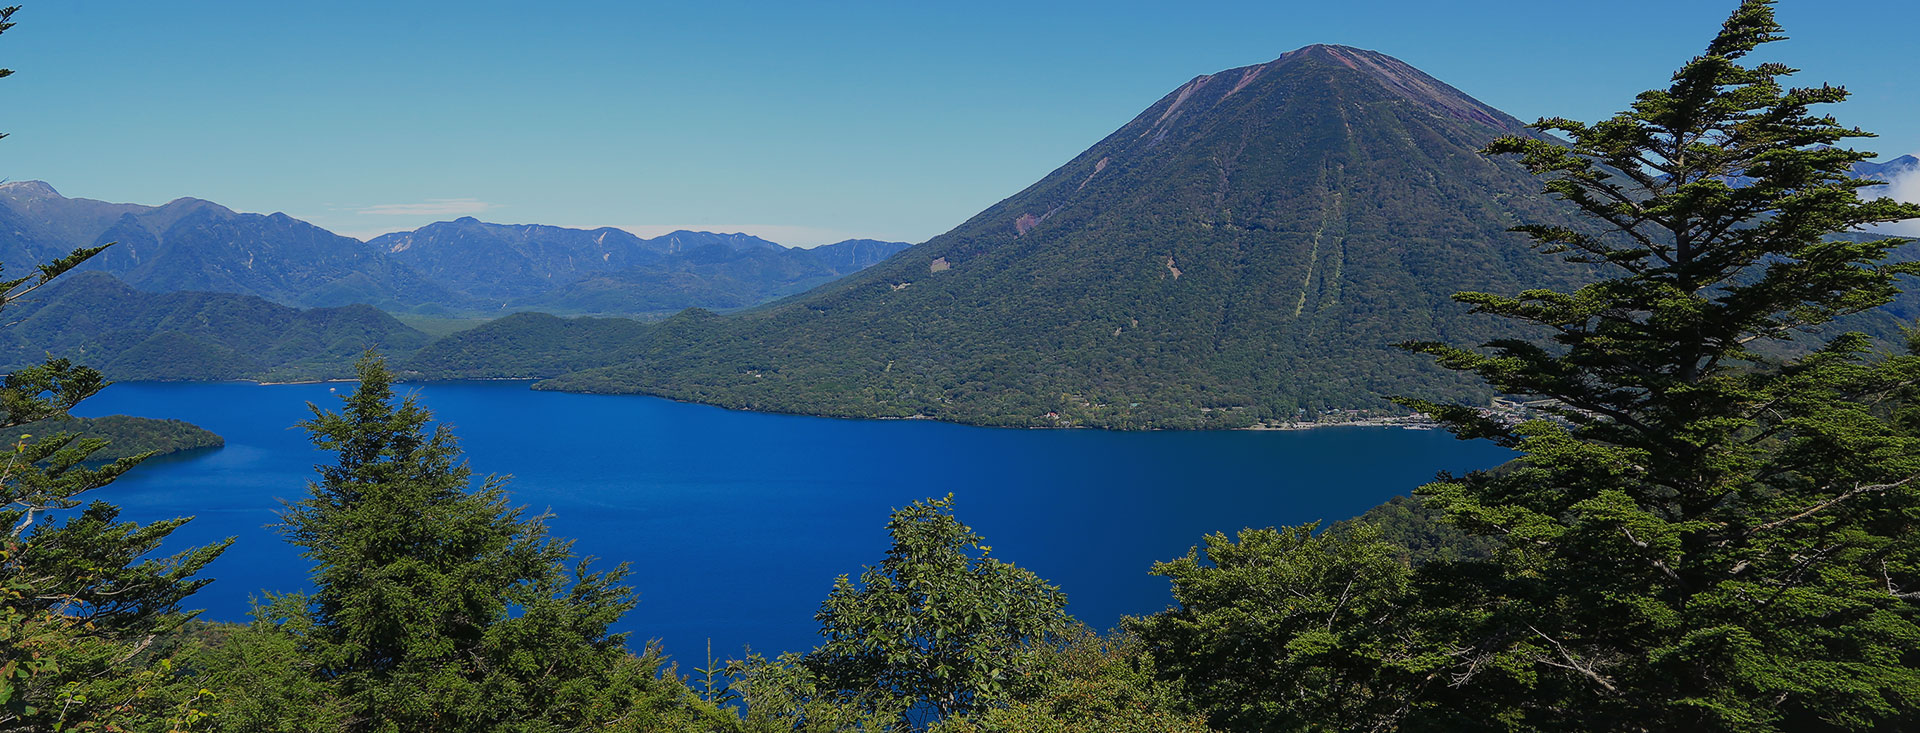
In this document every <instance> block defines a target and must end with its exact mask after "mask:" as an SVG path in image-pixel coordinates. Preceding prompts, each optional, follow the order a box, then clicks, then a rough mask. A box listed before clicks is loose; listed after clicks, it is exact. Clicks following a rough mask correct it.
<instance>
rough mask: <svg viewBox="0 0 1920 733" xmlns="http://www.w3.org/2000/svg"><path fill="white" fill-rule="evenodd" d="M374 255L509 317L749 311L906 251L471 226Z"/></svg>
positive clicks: (389, 245)
mask: <svg viewBox="0 0 1920 733" xmlns="http://www.w3.org/2000/svg"><path fill="white" fill-rule="evenodd" d="M368 245H369V246H371V247H373V248H374V249H377V250H379V251H380V252H383V253H385V254H386V255H387V256H388V257H390V258H392V259H393V260H394V261H396V262H399V263H402V264H405V265H407V266H409V267H411V268H413V269H415V270H417V271H419V272H421V273H423V274H424V275H426V276H427V277H428V278H430V279H432V280H434V281H435V282H439V283H444V284H445V285H446V286H447V287H449V288H451V289H453V290H455V291H458V292H461V293H463V294H466V295H470V296H473V297H475V298H483V299H486V300H487V301H489V303H492V304H495V307H497V308H499V309H503V310H523V311H524V310H538V311H557V312H563V313H617V314H651V313H672V312H674V311H678V310H681V309H684V308H689V307H700V308H713V309H732V308H743V307H746V306H750V305H755V304H757V303H761V302H764V301H766V300H768V299H771V298H775V297H779V296H782V295H789V294H792V293H797V292H800V291H802V290H806V289H807V288H810V287H813V286H815V285H819V284H820V283H823V282H826V281H828V280H832V279H834V278H837V277H841V276H843V275H846V274H849V273H853V272H858V271H859V270H861V269H864V268H866V267H868V266H870V265H873V264H874V263H877V262H879V261H881V260H884V259H886V258H887V257H889V256H891V255H893V254H894V253H896V252H899V251H900V250H903V249H906V248H907V246H908V245H907V244H905V243H902V242H876V241H873V240H848V241H845V242H840V243H837V244H830V245H825V246H821V247H815V248H812V249H789V248H786V247H782V246H780V245H778V244H775V243H773V242H769V241H767V240H764V239H760V238H758V237H753V236H748V235H744V234H713V233H709V232H688V231H678V232H673V233H670V234H666V235H662V236H659V237H655V238H652V239H643V238H640V237H637V236H634V235H633V234H631V233H628V232H626V231H625V230H621V229H614V228H611V227H609V228H602V229H566V228H562V227H551V226H538V225H507V224H488V223H486V222H482V221H479V220H477V219H474V218H472V217H467V218H462V219H458V220H455V221H449V222H440V223H437V224H430V225H428V226H425V227H421V228H419V229H416V230H414V231H411V232H397V233H394V234H387V235H384V236H380V237H375V238H374V239H373V240H372V241H370V242H368Z"/></svg>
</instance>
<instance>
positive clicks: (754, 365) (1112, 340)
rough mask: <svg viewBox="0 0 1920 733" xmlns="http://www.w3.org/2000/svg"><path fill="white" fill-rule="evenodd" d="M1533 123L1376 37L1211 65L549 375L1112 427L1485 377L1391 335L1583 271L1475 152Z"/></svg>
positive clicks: (852, 412) (1013, 421)
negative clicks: (1535, 229) (799, 275)
mask: <svg viewBox="0 0 1920 733" xmlns="http://www.w3.org/2000/svg"><path fill="white" fill-rule="evenodd" d="M1524 130H1525V127H1524V126H1523V125H1522V124H1521V123H1520V122H1519V121H1518V120H1515V119H1514V118H1512V117H1510V116H1508V115H1506V114H1503V113H1501V112H1500V111H1498V110H1495V109H1493V108H1491V107H1488V106H1486V105H1484V104H1481V103H1479V102H1477V101H1475V100H1473V99H1471V98H1469V97H1467V96H1466V95H1464V94H1462V93H1460V92H1459V91H1457V90H1455V89H1453V88H1451V87H1449V86H1447V85H1445V84H1444V83H1441V82H1440V81H1438V80H1435V79H1433V78H1432V77H1429V76H1427V75H1426V74H1423V73H1421V72H1420V71H1418V70H1416V69H1414V68H1412V67H1410V66H1408V65H1406V64H1404V63H1401V62H1399V61H1397V60H1395V59H1393V58H1390V57H1387V56H1385V55H1382V54H1378V53H1374V52H1371V51H1364V50H1360V49H1354V48H1347V47H1340V46H1311V47H1307V48H1303V49H1300V50H1298V51H1294V52H1291V53H1288V54H1286V55H1285V56H1282V57H1281V58H1279V59H1278V60H1275V61H1273V62H1271V63H1268V64H1262V65H1258V66H1249V67H1245V68H1240V69H1232V70H1228V71H1224V72H1221V73H1217V74H1209V75H1206V76H1201V77H1198V78H1195V79H1194V80H1193V81H1191V82H1189V83H1187V84H1185V85H1183V86H1181V87H1180V88H1179V89H1176V90H1174V92H1173V93H1171V94H1168V95H1167V96H1166V97H1165V98H1163V99H1161V100H1160V101H1159V102H1157V103H1155V104H1154V105H1152V106H1151V107H1149V108H1148V109H1147V110H1146V111H1145V112H1143V113H1141V114H1140V115H1139V116H1138V117H1136V118H1135V119H1134V120H1133V121H1131V122H1129V123H1127V124H1126V125H1125V126H1124V127H1122V128H1120V129H1119V130H1118V131H1116V132H1114V133H1113V134H1112V135H1110V136H1108V137H1107V138H1106V139H1105V140H1102V141H1100V142H1099V143H1098V144H1096V145H1094V146H1093V147H1092V148H1090V149H1088V150H1087V151H1086V152H1084V153H1082V154H1081V155H1079V156H1078V157H1076V158H1075V159H1073V160H1072V161H1069V162H1068V163H1067V164H1066V165H1064V166H1062V167H1060V168H1059V169H1058V170H1056V171H1054V172H1053V173H1052V174H1051V175H1049V176H1047V177H1046V178H1044V179H1042V180H1041V181H1039V182H1038V183H1035V184H1034V185H1032V186H1030V187H1028V188H1027V189H1026V190H1024V191H1021V192H1019V193H1018V194H1015V195H1014V196H1012V197H1010V198H1008V199H1006V200H1005V201H1002V202H1000V203H999V204H997V205H995V206H993V207H991V208H989V209H987V210H986V211H984V212H982V213H980V214H979V215H977V216H975V217H973V218H972V219H970V220H969V221H967V222H965V223H963V224H961V225H960V226H959V227H957V228H955V229H954V230H952V231H951V232H948V233H947V234H944V235H942V236H939V237H936V238H934V239H933V240H931V241H929V242H927V243H926V244H923V245H920V246H918V247H915V248H913V249H912V250H909V251H908V252H907V253H905V254H903V255H901V256H898V257H895V258H893V259H891V260H888V261H886V262H884V263H882V264H880V265H878V266H875V267H873V268H871V269H869V270H866V271H865V272H862V273H861V274H859V275H856V276H852V277H848V278H846V279H844V280H841V281H838V282H835V283H833V284H831V285H828V286H825V287H822V288H820V289H818V290H815V291H813V292H811V293H808V294H806V295H803V296H800V297H797V298H794V299H791V300H788V301H784V302H781V303H778V304H775V305H773V306H769V307H765V308H761V309H757V310H754V311H750V312H747V313H743V314H740V315H738V316H734V317H728V318H713V317H710V316H708V315H703V314H700V313H697V312H694V313H687V314H683V315H682V316H681V317H678V318H675V319H669V320H668V321H665V322H663V323H662V324H660V326H659V327H658V328H654V329H650V330H647V331H646V332H645V333H644V334H641V335H639V336H638V337H636V338H635V339H634V340H632V341H630V342H626V343H621V344H616V345H611V346H610V349H611V351H617V352H621V353H622V354H625V353H628V352H632V353H634V354H636V355H635V356H632V357H630V358H622V359H620V360H619V363H610V364H609V365H608V366H605V367H601V368H598V369H591V370H585V371H579V372H574V373H570V374H564V375H563V376H559V377H557V378H554V379H552V380H549V381H548V382H545V383H543V385H542V386H543V387H545V388H553V389H569V390H591V391H609V392H641V393H650V394H658V395H664V396H669V397H675V398H683V399H692V400H699V401H705V402H713V403H717V404H722V405H727V406H732V407H742V408H751V409H762V410H776V411H790V412H802V413H815V414H828V415H847V416H908V415H915V414H920V415H927V416H932V417H936V418H940V419H948V420H957V421H963V422H975V423H985V424H1000V425H1053V424H1085V425H1097V426H1108V427H1143V426H1156V427H1215V426H1221V427H1224V426H1235V425H1246V424H1251V423H1254V422H1256V421H1261V420H1272V419H1286V418H1289V417H1291V416H1293V415H1295V414H1297V413H1298V412H1299V411H1301V410H1309V411H1312V410H1322V409H1328V408H1354V407H1379V406H1382V405H1384V404H1385V403H1384V401H1383V397H1385V396H1387V395H1393V394H1405V393H1419V394H1425V395H1435V394H1449V393H1451V394H1453V395H1456V396H1468V395H1471V394H1473V391H1472V388H1470V387H1469V386H1468V385H1467V384H1466V383H1465V382H1463V381H1460V380H1458V379H1457V378H1454V377H1450V376H1446V375H1442V374H1441V373H1440V372H1438V371H1437V370H1435V369H1433V368H1432V367H1431V366H1429V365H1427V364H1426V363H1424V360H1422V359H1419V358H1415V357H1411V356H1406V355H1403V354H1400V353H1398V352H1397V351H1395V350H1393V349H1392V348H1391V347H1390V344H1393V343H1395V342H1398V341H1402V340H1406V339H1414V338H1421V339H1430V338H1441V339H1445V340H1450V341H1460V340H1467V341H1471V340H1475V339H1481V338H1485V337H1489V336H1492V335H1494V334H1495V332H1494V331H1491V330H1489V329H1490V327H1489V326H1488V324H1487V323H1486V322H1485V319H1474V318H1469V317H1468V316H1467V313H1466V309H1465V308H1464V307H1462V306H1459V305H1457V304H1455V303H1453V302H1452V301H1451V300H1450V299H1449V297H1448V296H1449V295H1450V294H1452V293H1454V292H1456V291H1459V290H1493V291H1501V292H1512V291H1516V290H1519V289H1521V288H1523V287H1530V286H1535V285H1538V284H1542V283H1568V282H1571V281H1573V280H1575V279H1577V278H1578V277H1579V274H1580V273H1579V272H1578V271H1576V270H1574V269H1573V268H1571V267H1568V266H1562V265H1559V264H1558V263H1555V262H1554V261H1553V260H1552V259H1551V258H1541V257H1538V256H1534V255H1531V254H1530V253H1529V250H1528V246H1527V244H1526V243H1525V242H1524V241H1523V240H1522V239H1521V238H1520V237H1518V236H1516V235H1513V234H1511V233H1509V232H1507V231H1506V230H1507V228H1508V227H1510V226H1512V225H1514V224H1516V223H1518V222H1519V221H1522V220H1528V221H1539V220H1542V219H1547V220H1552V219H1554V217H1556V216H1557V215H1558V211H1559V205H1558V204H1556V203H1553V202H1549V201H1546V200H1544V199H1543V198H1542V197H1541V196H1539V195H1538V193H1537V191H1538V189H1539V182H1538V181H1536V180H1534V179H1532V178H1531V177H1530V176H1527V175H1526V174H1524V173H1523V172H1522V171H1521V170H1520V169H1519V168H1518V167H1516V166H1514V165H1513V164H1511V163H1508V162H1502V161H1495V160H1490V159H1488V158H1486V157H1484V156H1481V155H1479V154H1478V152H1477V151H1478V149H1479V148H1480V146H1482V145H1483V144H1485V143H1486V142H1488V141H1490V140H1492V139H1493V138H1494V137H1496V136H1498V135H1502V134H1508V133H1515V132H1523V131H1524ZM518 325H521V326H525V327H536V328H538V327H548V326H550V325H551V324H537V323H531V322H529V323H522V324H518ZM491 336H492V337H494V338H499V337H500V336H501V334H499V333H494V334H491ZM453 346H456V344H450V345H449V348H448V349H446V351H452V350H454V349H453V348H451V347H453ZM576 361H577V360H576ZM415 366H416V367H418V368H420V369H421V370H422V371H424V372H426V373H432V371H433V370H434V369H435V365H434V364H433V363H432V362H431V361H424V360H423V361H421V362H419V363H417V364H415ZM555 371H557V370H555Z"/></svg>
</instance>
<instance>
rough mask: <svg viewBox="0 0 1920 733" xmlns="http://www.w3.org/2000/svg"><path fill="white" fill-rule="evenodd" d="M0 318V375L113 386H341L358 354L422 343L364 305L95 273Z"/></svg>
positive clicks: (65, 281)
mask: <svg viewBox="0 0 1920 733" xmlns="http://www.w3.org/2000/svg"><path fill="white" fill-rule="evenodd" d="M7 315H8V317H9V318H10V319H11V320H12V323H11V325H10V327H9V328H6V329H3V330H0V371H11V370H13V369H17V368H20V367H23V366H28V365H31V364H35V363H39V362H41V361H43V360H45V359H46V358H47V357H48V356H53V357H65V358H70V359H73V360H74V361H76V362H80V363H83V364H86V365H88V366H91V367H93V368H95V369H98V370H100V371H101V372H102V373H104V374H106V375H107V377H108V378H111V379H117V380H193V381H204V380H220V379H264V380H293V379H318V378H331V377H345V376H349V375H351V374H352V373H353V372H352V368H353V361H354V359H355V358H357V357H358V356H359V355H360V354H362V353H364V352H365V351H366V350H367V349H370V348H371V349H378V350H380V351H383V352H387V353H411V352H413V351H415V350H417V349H419V348H420V347H422V346H424V345H425V344H426V343H427V341H428V337H427V335H426V334H424V333H421V332H419V331H416V330H414V329H412V328H408V327H407V326H406V325H404V324H402V323H400V322H399V321H396V320H394V318H393V317H392V316H389V315H387V314H385V313H382V312H380V311H379V310H376V309H374V308H372V307H370V306H365V305H353V306H343V307H339V308H314V309H310V310H300V309H297V308H291V307H288V306H284V305H279V304H277V303H272V302H269V301H266V300H264V299H261V298H257V297H253V296H250V295H235V294H232V293H196V292H175V293H150V292H145V291H141V290H136V289H134V288H133V287H131V286H129V285H127V284H126V283H124V282H121V281H120V280H118V279H116V278H114V277H113V276H112V275H109V274H107V273H104V272H80V273H74V274H71V275H68V276H66V277H63V278H61V279H59V280H56V281H54V282H53V283H51V284H49V285H47V286H46V287H45V288H44V289H42V290H40V291H39V292H36V293H34V294H33V295H32V296H31V297H30V298H29V299H27V300H24V301H21V302H18V303H14V304H11V305H9V306H8V309H7Z"/></svg>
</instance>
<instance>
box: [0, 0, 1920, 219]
mask: <svg viewBox="0 0 1920 733" xmlns="http://www.w3.org/2000/svg"><path fill="white" fill-rule="evenodd" d="M1733 5H1734V3H1733V2H1732V1H1731V0H1713V1H1707V0H1658V1H1655V2H1647V1H1643V0H1615V1H1613V2H1604V3H1569V2H1558V1H1555V0H1530V1H1527V2H1509V1H1507V0H1472V1H1470V2H1460V3H1437V2H1432V1H1431V0H1419V1H1415V0H1344V1H1342V2H1324V1H1323V0H1321V1H1316V2H1291V1H1285V0H1263V1H1258V2H1194V1H1191V0H1189V1H1185V2H1165V1H1164V0H1161V1H1158V2H1151V3H1136V2H1121V1H1117V0H1107V1H1105V2H1084V3H1047V4H1041V3H1026V2H1022V3H1000V2H965V3H940V4H935V3H908V2H877V3H854V2H777V3H776V2H769V3H745V2H725V1H713V2H673V3H664V2H661V3H656V2H620V3H615V2H605V3H598V2H595V3H587V2H552V3H496V2H460V3H438V2H336V3H285V2H262V1H260V0H249V1H247V2H215V1H190V2H175V3H158V2H150V1H148V2H117V1H115V2H108V1H95V0H25V8H24V9H22V10H21V11H20V13H19V14H18V15H17V16H15V19H16V20H17V21H18V22H19V23H20V25H19V27H17V28H15V29H14V30H12V31H9V32H7V34H6V35H5V37H4V38H0V65H4V66H6V67H9V68H12V69H14V70H15V71H16V72H17V73H16V74H15V76H13V77H12V78H9V79H6V80H4V81H0V130H4V131H6V132H9V133H11V134H12V136H11V137H9V138H8V139H6V140H4V141H0V177H5V178H7V179H12V180H24V179H42V180H46V181H48V182H50V183H52V184H53V185H54V186H55V187H57V188H59V189H60V190H61V192H62V193H65V194H67V195H69V196H85V197H89V198H100V199H107V200H113V201H132V202H140V203H159V202H163V201H166V200H169V199H172V198H175V197H179V196H197V197H200V198H206V199H211V200H214V201H218V202H220V203H223V204H226V205H228V206H231V207H233V208H235V209H239V210H242V211H258V212H273V211H284V212H286V213H288V214H290V215H293V216H297V217H300V218H303V219H307V220H309V221H313V222H315V223H318V224H320V225H322V226H326V227H328V228H330V229H334V230H336V231H339V232H342V233H346V234H352V235H356V236H367V235H370V234H373V233H378V232H382V231H391V230H396V229H408V228H413V227H416V226H419V225H421V224H424V223H427V222H429V221H433V220H436V219H448V218H453V217H455V216H459V215H462V214H467V213H471V214H473V215H475V216H478V217H480V218H482V219H485V220H489V221H499V222H507V223H546V224H560V225H568V226H598V225H613V226H625V227H628V228H632V229H635V230H638V231H642V232H647V231H652V230H658V229H661V228H668V227H692V228H703V229H720V230H747V231H750V232H753V233H757V234H761V235H762V236H767V237H768V238H771V239H774V240H776V241H781V242H785V243H790V244H803V245H809V244H817V243H820V242H824V241H831V240H836V239H840V238H844V237H853V236H865V237H875V238H883V239H900V240H908V241H921V240H924V239H926V238H928V237H930V236H933V235H935V234H938V233H940V232H943V231H945V230H947V229H949V228H951V227H953V226H954V225H957V224H958V223H960V222H961V221H962V220H964V219H965V218H966V217H968V216H970V215H972V214H973V213H975V212H977V211H979V210H980V209H982V208H984V207H986V206H988V205H990V204H992V203H993V202H995V201H998V200H999V199H1001V198H1004V197H1006V196H1008V195H1011V194H1012V193H1014V192H1015V191H1017V190H1019V189H1020V188H1022V187H1024V186H1026V185H1027V184H1029V183H1031V182H1033V181H1034V180H1036V179H1038V178H1039V177H1041V176H1043V175H1045V174H1046V173H1047V172H1048V171H1050V170H1052V169H1053V168H1054V167H1055V166H1058V165H1059V164H1061V163H1063V162H1065V161H1066V160H1067V159H1068V158H1070V157H1072V156H1073V155H1074V154H1076V153H1078V152H1079V151H1081V150H1082V149H1084V148H1086V147H1087V146H1089V145H1091V144H1092V143H1093V142H1095V141H1097V140H1099V139H1100V138H1101V137H1102V136H1104V135H1106V134H1107V133H1108V132H1110V131H1112V130H1113V129H1114V128H1117V127H1119V126H1120V125H1122V124H1124V123H1125V122H1126V121H1127V120H1128V119H1130V118H1131V117H1132V116H1133V115H1134V114H1136V113H1137V112H1139V111H1140V110H1141V109H1142V108H1144V107H1146V106H1147V105H1149V104H1151V103H1152V102H1153V101H1154V100H1156V99H1158V98H1159V97H1160V96H1161V95H1163V94H1165V93H1167V92H1168V91H1170V90H1172V89H1173V88H1174V87H1176V86H1178V85H1179V84H1181V83H1182V82H1184V81H1186V80H1187V79H1189V78H1191V77H1193V76H1196V75H1199V74H1204V73H1209V72H1213V71H1218V70H1221V69H1225V68H1231V67H1235V66H1242V65H1247V64H1253V63H1260V62H1263V61H1267V60H1270V59H1272V58H1274V57H1276V56H1279V55H1280V54H1281V53H1283V52H1285V51H1288V50H1291V49H1293V48H1296V47H1299V46H1303V45H1307V44H1311V43H1341V44H1348V45H1353V46H1360V47H1363V48H1370V49H1374V50H1377V51H1381V52H1384V53H1388V54H1391V55H1394V56H1397V57H1399V58H1400V59H1402V60H1404V61H1407V62H1409V63H1411V64H1413V65H1415V66H1417V67H1420V68H1421V69H1423V70H1425V71H1427V72H1428V73H1430V74H1433V75H1434V76H1437V77H1439V78H1440V79H1442V80H1444V81H1447V82H1449V83H1451V84H1453V85H1454V86H1456V87H1459V88H1460V89H1462V90H1464V91H1466V92H1467V93H1469V94H1472V95H1474V96H1476V97H1478V98H1480V99H1481V100H1483V101H1485V102H1487V103H1489V104H1492V105H1494V106H1496V107H1499V108H1501V109H1504V110H1506V111H1508V112H1510V113H1512V114H1514V115H1516V116H1518V117H1520V118H1522V119H1528V120H1531V119H1533V118H1536V117H1539V116H1541V115H1564V116H1569V117H1575V118H1580V119H1588V120H1591V119H1595V118H1598V117H1602V116H1605V115H1607V114H1609V113H1611V112H1613V111H1615V110H1617V109H1619V108H1621V107H1622V106H1624V105H1625V104H1626V103H1627V102H1629V101H1630V99H1631V97H1632V95H1633V94H1634V93H1636V92H1638V91H1640V90H1642V89H1645V88H1648V87H1651V86H1657V85H1660V84H1662V83H1664V81H1665V80H1666V78H1667V76H1668V75H1669V74H1670V73H1671V71H1672V70H1673V69H1674V68H1676V67H1677V66H1678V65H1679V64H1680V63H1682V62H1683V61H1684V60H1685V59H1687V58H1688V57H1690V56H1691V55H1693V54H1694V53H1696V52H1698V51H1699V49H1701V48H1702V47H1704V45H1705V44H1706V41H1707V40H1708V39H1709V38H1710V37H1711V35H1712V33H1713V32H1714V30H1715V29H1716V28H1717V26H1718V24H1719V22H1720V20H1722V19H1723V18H1724V17H1725V15H1726V13H1727V12H1728V11H1729V10H1730V9H1731V8H1732V7H1733ZM1780 15H1781V19H1782V21H1783V22H1784V23H1785V24H1786V26H1787V30H1788V32H1789V34H1791V35H1792V36H1794V38H1793V40H1791V41H1789V42H1786V43H1782V44H1776V45H1775V46H1773V51H1771V53H1770V56H1771V57H1773V58H1776V59H1778V60H1782V61H1785V62H1788V63H1790V64H1792V65H1795V66H1798V67H1800V68H1803V69H1805V70H1806V71H1805V72H1804V73H1803V74H1802V75H1800V76H1799V77H1797V78H1796V80H1797V81H1800V82H1802V83H1818V82H1821V81H1831V82H1834V83H1839V84H1844V85H1846V86H1847V87H1849V88H1850V89H1851V90H1853V92H1854V95H1855V96H1854V99H1853V101H1851V102H1849V103H1847V104H1846V105H1844V106H1841V107H1839V108H1837V114H1839V115H1840V117H1841V119H1842V121H1843V122H1846V123H1849V124H1856V125H1859V126H1862V127H1865V128H1867V129H1870V130H1874V131H1877V132H1880V133H1881V134H1882V135H1883V137H1882V139H1880V140H1877V141H1872V144H1871V149H1875V150H1878V151H1879V152H1881V153H1883V154H1885V155H1886V156H1888V157H1891V156H1893V155H1898V154H1902V153H1909V152H1916V151H1920V73H1916V72H1920V68H1916V67H1920V63H1916V61H1915V57H1914V56H1913V52H1912V49H1913V48H1914V44H1913V41H1912V39H1913V37H1914V35H1915V31H1920V2H1914V1H1913V0H1822V1H1820V2H1814V1H1812V0H1787V2H1784V3H1783V4H1782V6H1781V8H1780Z"/></svg>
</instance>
